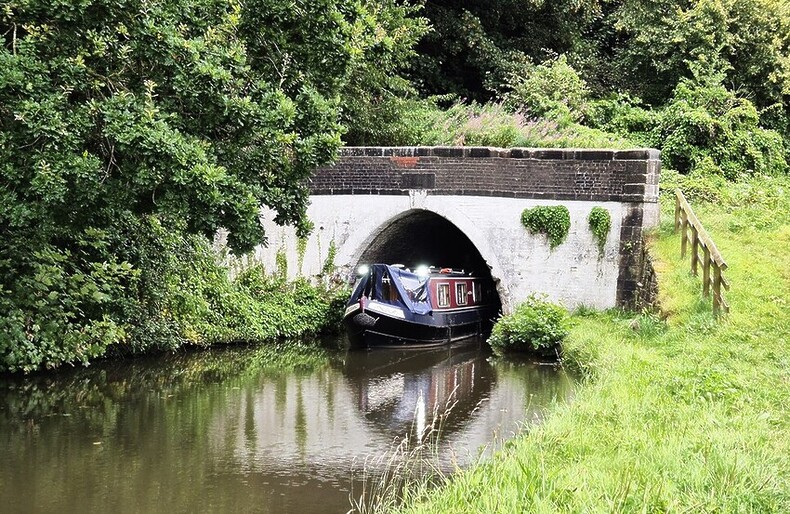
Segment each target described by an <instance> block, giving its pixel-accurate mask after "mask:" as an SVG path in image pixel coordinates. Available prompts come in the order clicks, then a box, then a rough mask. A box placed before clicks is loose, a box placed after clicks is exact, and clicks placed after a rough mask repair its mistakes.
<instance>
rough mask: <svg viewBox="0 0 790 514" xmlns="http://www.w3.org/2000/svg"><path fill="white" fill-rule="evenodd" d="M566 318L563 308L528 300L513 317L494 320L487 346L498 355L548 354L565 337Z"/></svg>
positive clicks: (540, 299) (538, 300)
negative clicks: (537, 352) (545, 351)
mask: <svg viewBox="0 0 790 514" xmlns="http://www.w3.org/2000/svg"><path fill="white" fill-rule="evenodd" d="M567 317H568V313H567V311H566V310H565V308H564V307H562V306H560V305H556V304H554V303H551V302H549V301H547V300H545V299H543V298H539V297H537V296H530V297H529V298H527V300H526V301H524V303H522V304H521V305H519V306H518V307H516V310H515V311H513V313H512V314H508V315H505V316H502V317H501V318H499V319H498V320H497V322H496V324H495V325H494V328H493V330H492V331H491V337H489V339H488V344H490V345H491V348H492V349H493V350H494V352H496V353H497V354H499V355H502V354H504V353H509V352H519V351H538V350H551V349H553V348H555V347H556V346H557V345H558V344H559V343H560V342H561V341H562V340H563V339H564V338H565V336H566V335H567V334H568V330H567V328H566V326H565V324H566V319H567Z"/></svg>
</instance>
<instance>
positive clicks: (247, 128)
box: [0, 0, 367, 369]
mask: <svg viewBox="0 0 790 514" xmlns="http://www.w3.org/2000/svg"><path fill="white" fill-rule="evenodd" d="M366 15H367V14H366V13H365V11H364V8H363V6H362V5H361V4H360V3H359V2H353V1H352V2H346V1H340V0H319V1H307V0H295V1H288V2H285V1H280V0H247V1H246V2H243V3H242V2H237V1H230V2H228V1H227V0H163V1H159V2H147V1H142V0H122V1H120V2H110V1H107V0H83V1H81V2H68V1H61V0H55V1H42V0H26V1H23V0H11V1H10V2H6V3H5V4H4V6H3V9H2V11H0V33H2V34H3V44H2V46H1V47H0V184H2V187H1V188H0V277H1V278H0V290H1V291H2V294H0V361H2V365H0V367H5V368H7V369H32V368H34V367H36V366H39V365H48V366H56V365H58V364H59V363H61V362H68V361H73V360H80V361H83V362H87V361H88V360H89V359H90V358H92V357H94V356H97V355H101V354H103V353H104V351H105V350H106V348H107V347H108V346H110V345H116V346H117V345H132V346H133V345H134V344H136V343H135V341H138V342H139V341H140V340H142V339H145V338H148V339H151V340H154V339H156V338H157V337H160V336H161V337H162V338H163V339H164V340H168V338H170V339H169V340H171V341H172V340H173V338H175V339H178V338H179V337H183V336H182V335H181V334H180V333H179V326H178V323H176V322H175V321H174V316H175V315H174V314H173V311H174V310H179V309H180V310H182V311H188V310H189V309H192V308H194V306H190V305H185V304H184V302H183V301H180V300H179V299H178V298H179V297H178V284H175V283H168V279H167V277H166V276H164V275H163V274H165V275H166V273H165V271H166V270H173V269H177V268H178V267H179V266H181V267H184V266H185V265H186V266H188V262H187V263H184V262H182V261H178V262H174V261H172V257H173V256H172V255H170V252H174V251H178V250H179V249H181V250H184V249H187V250H188V247H189V246H190V245H186V247H185V246H184V244H183V242H184V241H188V240H189V239H188V237H189V236H190V235H192V234H198V235H201V236H207V237H212V236H213V235H214V234H215V232H216V231H217V230H218V229H219V228H220V227H222V228H225V229H227V230H228V232H229V238H228V243H229V245H230V248H231V249H232V250H233V251H234V252H237V253H242V252H245V251H248V250H250V249H251V248H253V247H254V246H255V245H256V244H259V243H261V242H263V241H265V234H264V233H263V231H262V228H261V225H260V223H259V220H258V216H259V212H260V207H261V205H267V206H269V207H271V208H273V209H274V210H275V211H276V213H277V221H278V222H280V223H292V224H296V225H297V227H298V228H299V229H300V232H301V233H304V232H305V231H306V230H307V229H308V228H309V227H308V222H307V220H306V219H305V216H304V215H305V209H306V201H307V190H306V188H305V183H304V182H305V179H306V178H307V177H308V176H309V174H310V172H311V171H312V169H314V167H315V166H317V165H319V164H321V163H325V162H327V161H329V160H331V159H332V158H333V155H334V153H335V151H336V149H337V147H338V146H339V144H340V134H341V125H340V123H339V122H338V109H339V105H340V100H339V96H338V95H339V92H340V91H341V89H342V88H343V87H344V84H345V81H346V80H347V76H348V73H349V69H350V65H351V63H352V61H353V60H354V59H355V55H356V54H357V53H359V52H360V51H363V49H364V48H361V44H362V43H364V41H363V39H364V38H360V37H359V36H358V35H357V34H355V32H354V31H355V27H357V24H358V23H359V20H360V18H361V17H363V16H366ZM185 238H187V239H185ZM163 270H165V271H163ZM179 302H180V303H179ZM151 320H160V321H161V323H159V324H158V325H156V326H157V327H159V328H158V329H154V328H150V329H149V328H146V326H149V325H150V326H151V327H153V324H152V323H153V322H152V321H151ZM167 344H170V343H167Z"/></svg>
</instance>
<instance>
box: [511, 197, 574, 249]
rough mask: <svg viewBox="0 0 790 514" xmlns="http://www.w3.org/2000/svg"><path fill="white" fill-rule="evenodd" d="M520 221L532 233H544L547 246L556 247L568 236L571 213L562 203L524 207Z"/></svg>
mask: <svg viewBox="0 0 790 514" xmlns="http://www.w3.org/2000/svg"><path fill="white" fill-rule="evenodd" d="M521 223H522V224H523V225H524V226H525V227H526V228H527V229H529V231H530V232H532V233H534V234H545V235H546V237H548V239H549V247H551V248H556V247H557V246H559V245H561V244H562V243H563V241H565V238H566V237H568V231H569V230H570V228H571V214H570V212H569V211H568V208H567V207H565V206H564V205H538V206H537V207H532V208H529V209H524V211H523V212H522V213H521Z"/></svg>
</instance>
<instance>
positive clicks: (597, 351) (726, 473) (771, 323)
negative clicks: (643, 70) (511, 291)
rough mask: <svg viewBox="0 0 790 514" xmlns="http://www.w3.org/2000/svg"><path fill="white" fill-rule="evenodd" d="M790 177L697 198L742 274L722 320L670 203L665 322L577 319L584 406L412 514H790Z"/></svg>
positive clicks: (570, 408) (573, 355) (660, 247)
mask: <svg viewBox="0 0 790 514" xmlns="http://www.w3.org/2000/svg"><path fill="white" fill-rule="evenodd" d="M789 185H790V181H788V180H787V179H781V180H769V179H765V180H753V181H752V182H751V183H749V184H741V185H735V186H731V187H729V188H728V189H727V190H726V191H725V190H719V189H717V188H716V187H715V186H713V185H706V184H703V185H702V186H700V187H701V188H702V189H704V188H706V187H709V188H710V191H708V192H707V193H705V192H703V193H704V194H700V195H698V197H702V196H709V197H710V196H711V195H713V196H714V197H715V200H716V202H715V203H710V204H704V203H701V202H699V201H697V202H696V204H695V209H696V211H697V214H698V216H699V217H700V219H701V220H702V222H703V223H704V224H705V226H706V227H707V228H708V231H709V232H710V234H711V235H712V237H713V238H714V240H715V241H716V243H717V245H718V247H719V249H720V251H721V252H722V254H723V255H724V257H725V259H726V260H727V262H728V264H729V265H730V269H729V270H727V272H726V275H727V277H728V278H729V280H730V281H731V283H732V290H731V291H730V292H729V293H728V294H727V299H728V301H729V302H730V305H731V308H732V312H731V314H730V315H729V316H728V317H727V318H725V319H724V320H723V321H721V322H716V321H715V320H714V319H713V317H712V315H711V313H710V305H709V302H707V301H704V300H703V299H702V298H701V287H700V283H699V279H697V278H695V277H691V276H690V274H689V271H688V269H689V265H688V261H687V260H686V261H681V260H680V258H679V244H678V236H676V235H673V234H672V230H671V221H670V219H669V215H668V214H669V209H668V206H666V205H665V206H664V209H663V210H664V213H665V215H664V217H663V223H662V226H661V229H660V230H659V231H658V233H657V234H656V235H655V237H654V240H653V243H652V244H653V254H654V257H655V258H656V260H657V263H656V265H657V269H658V272H659V280H660V286H661V291H662V298H661V301H662V308H663V314H662V315H661V316H653V315H643V316H640V317H638V318H636V321H635V318H634V316H630V317H629V316H625V315H622V314H618V313H614V312H610V313H601V314H590V315H584V316H576V317H575V318H574V326H573V328H572V330H571V334H570V336H569V339H568V342H567V345H566V350H567V354H568V363H569V365H574V366H578V367H579V368H580V369H582V370H583V372H584V374H585V376H586V384H585V385H584V387H582V388H581V389H580V392H579V394H578V396H577V397H576V399H575V400H574V402H573V403H572V404H570V405H564V406H558V407H557V409H556V411H555V412H554V413H553V415H552V416H550V417H549V419H548V420H547V422H546V423H545V424H544V425H542V426H540V427H536V428H535V429H534V430H531V431H530V432H529V434H528V435H526V436H524V437H521V438H519V439H517V440H514V441H512V442H511V443H509V444H508V445H507V446H506V448H505V449H504V450H503V451H501V452H500V453H499V454H498V455H497V456H496V457H495V458H494V459H493V460H492V461H489V462H486V463H482V464H480V465H478V466H476V467H474V468H472V469H470V470H468V471H465V472H462V473H460V474H458V475H457V476H455V477H454V478H453V479H452V481H451V482H450V483H449V484H447V485H446V486H445V487H443V488H441V489H440V490H438V491H435V492H430V493H427V494H424V495H422V496H419V497H418V498H419V499H418V501H410V502H409V504H408V505H406V506H405V507H404V509H403V510H404V511H405V512H414V513H416V512H426V513H427V512H430V513H435V512H487V513H490V512H508V513H510V512H632V511H640V512H642V511H644V512H655V511H667V512H788V511H790V461H789V460H788V458H787V456H788V455H789V454H790V413H789V412H788V405H790V387H788V386H789V385H790V383H789V381H790V376H789V374H788V366H789V365H790V351H789V350H788V339H790V315H788V306H787V303H786V302H787V301H788V300H787V298H788V296H789V295H788V292H790V287H789V286H790V275H789V273H790V272H788V265H789V264H790V258H788V255H787V249H788V248H790V220H788V216H789V215H790V208H789V207H788V196H790V194H789V193H788V191H790V187H788V186H789Z"/></svg>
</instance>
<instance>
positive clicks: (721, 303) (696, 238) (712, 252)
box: [675, 189, 730, 316]
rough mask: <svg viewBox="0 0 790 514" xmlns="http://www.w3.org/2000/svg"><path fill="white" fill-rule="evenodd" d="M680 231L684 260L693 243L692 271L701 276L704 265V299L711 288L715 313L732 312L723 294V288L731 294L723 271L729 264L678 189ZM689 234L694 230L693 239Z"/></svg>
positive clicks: (676, 224)
mask: <svg viewBox="0 0 790 514" xmlns="http://www.w3.org/2000/svg"><path fill="white" fill-rule="evenodd" d="M678 229H680V256H681V258H683V257H685V256H686V251H687V250H688V245H689V243H691V272H692V273H694V274H695V275H699V271H698V270H699V267H700V266H702V294H704V295H705V297H708V296H710V295H711V287H712V288H713V314H715V315H717V316H718V315H719V314H721V313H722V312H729V311H730V306H729V305H728V304H727V302H726V301H725V300H724V297H723V296H722V294H721V289H722V288H724V289H726V290H728V291H729V289H730V284H729V282H727V280H726V279H725V278H724V277H723V276H722V272H723V271H724V270H726V269H727V263H726V262H724V259H723V258H722V256H721V254H720V253H719V250H718V249H717V248H716V244H715V243H714V242H713V240H712V239H711V238H710V236H709V235H708V233H707V232H706V231H705V229H704V228H703V226H702V223H700V221H699V219H697V216H696V215H695V214H694V211H693V210H692V209H691V206H690V205H689V203H688V201H686V197H685V196H683V192H682V191H681V190H680V189H675V232H677V231H678ZM689 231H691V235H690V236H689ZM700 251H701V252H702V255H700ZM711 275H712V276H711Z"/></svg>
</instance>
